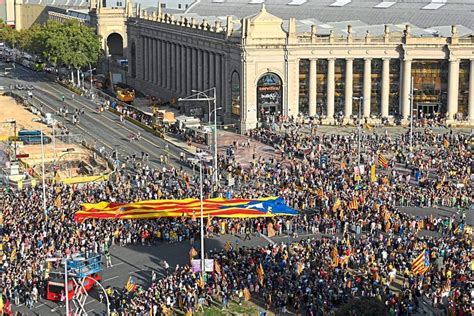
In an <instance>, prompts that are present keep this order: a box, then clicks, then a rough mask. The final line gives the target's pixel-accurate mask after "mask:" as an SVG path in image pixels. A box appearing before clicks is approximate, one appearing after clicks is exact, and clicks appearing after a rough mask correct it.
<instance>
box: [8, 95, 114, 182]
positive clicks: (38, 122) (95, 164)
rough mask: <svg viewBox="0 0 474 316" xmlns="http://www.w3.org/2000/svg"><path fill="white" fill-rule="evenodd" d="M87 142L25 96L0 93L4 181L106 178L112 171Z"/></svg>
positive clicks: (75, 180) (91, 179)
mask: <svg viewBox="0 0 474 316" xmlns="http://www.w3.org/2000/svg"><path fill="white" fill-rule="evenodd" d="M86 146H87V144H86V142H85V141H84V140H83V138H82V136H81V135H71V134H70V133H69V131H68V130H67V128H66V127H64V126H62V125H61V124H60V123H59V122H57V121H56V120H54V119H52V118H51V117H49V115H48V114H45V113H42V112H41V111H40V109H37V108H36V107H35V106H33V105H32V104H31V103H30V102H29V99H28V98H26V97H22V96H19V95H16V94H11V93H7V94H4V95H0V170H1V174H0V178H1V182H3V183H2V184H3V185H11V186H18V187H21V186H23V185H35V184H36V183H38V181H43V180H44V181H46V182H50V181H55V182H57V181H61V182H64V183H69V184H72V183H85V182H91V181H100V180H103V179H106V178H107V175H108V174H109V173H110V171H111V170H110V168H109V167H108V165H107V161H106V159H104V158H102V157H101V156H100V155H99V154H98V153H96V152H95V151H94V150H93V148H87V147H86ZM43 175H44V176H43Z"/></svg>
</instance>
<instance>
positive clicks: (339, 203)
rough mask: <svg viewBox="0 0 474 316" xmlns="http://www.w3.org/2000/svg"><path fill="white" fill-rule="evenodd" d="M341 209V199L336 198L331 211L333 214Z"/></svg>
mask: <svg viewBox="0 0 474 316" xmlns="http://www.w3.org/2000/svg"><path fill="white" fill-rule="evenodd" d="M340 207H341V199H340V198H337V200H336V202H334V205H333V206H332V211H333V212H335V211H337V210H338V209H339V208H340Z"/></svg>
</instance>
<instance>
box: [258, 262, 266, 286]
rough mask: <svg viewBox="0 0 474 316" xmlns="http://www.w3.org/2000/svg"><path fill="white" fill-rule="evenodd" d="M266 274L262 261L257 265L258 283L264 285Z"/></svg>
mask: <svg viewBox="0 0 474 316" xmlns="http://www.w3.org/2000/svg"><path fill="white" fill-rule="evenodd" d="M264 276H265V272H264V271H263V267H262V264H261V263H260V264H259V266H258V267H257V278H258V283H260V285H262V286H263V277H264Z"/></svg>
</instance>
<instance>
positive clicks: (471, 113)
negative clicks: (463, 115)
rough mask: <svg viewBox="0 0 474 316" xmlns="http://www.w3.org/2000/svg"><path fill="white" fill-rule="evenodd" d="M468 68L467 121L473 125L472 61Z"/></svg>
mask: <svg viewBox="0 0 474 316" xmlns="http://www.w3.org/2000/svg"><path fill="white" fill-rule="evenodd" d="M470 64H471V65H470V68H469V103H468V114H467V118H468V121H469V122H470V123H471V124H473V123H474V59H471V61H470Z"/></svg>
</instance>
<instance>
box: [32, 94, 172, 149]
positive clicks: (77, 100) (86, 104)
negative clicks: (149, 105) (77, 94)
mask: <svg viewBox="0 0 474 316" xmlns="http://www.w3.org/2000/svg"><path fill="white" fill-rule="evenodd" d="M49 88H51V89H54V90H56V91H57V92H59V93H62V91H60V90H58V89H56V88H55V87H53V86H49ZM64 89H66V88H64ZM40 90H43V91H44V90H46V88H44V87H43V89H40ZM45 92H47V91H45ZM50 92H51V91H50ZM72 101H73V102H74V101H75V102H77V103H79V104H80V105H83V106H85V107H87V108H88V109H89V110H91V111H93V112H96V110H95V109H94V108H92V107H91V106H90V105H89V104H88V103H86V102H84V101H82V100H80V99H76V98H74V99H73V100H72ZM90 117H91V118H92V119H93V120H94V121H96V122H98V121H99V120H97V119H95V118H94V117H92V116H90ZM102 117H103V118H105V119H107V120H109V121H110V122H112V123H114V124H115V125H119V126H121V127H122V128H123V129H125V130H127V131H128V132H130V133H135V131H134V130H132V129H129V128H127V127H126V126H125V125H123V124H117V121H116V120H113V119H111V118H109V117H107V116H105V115H104V116H102ZM137 128H138V129H142V128H141V127H138V126H137ZM109 129H110V128H109ZM110 130H112V131H114V130H113V129H110ZM142 139H144V140H145V141H146V142H147V143H149V144H150V145H152V146H154V147H156V148H158V149H160V148H159V147H158V146H156V144H154V143H153V142H152V141H150V140H148V139H147V138H145V137H143V138H142ZM163 141H164V142H166V143H170V144H171V145H173V146H175V147H177V148H178V149H181V148H180V147H178V146H176V145H174V144H173V143H171V142H168V141H166V140H165V139H163ZM136 144H137V146H138V147H140V148H142V149H145V150H146V147H144V146H141V145H140V144H138V142H137V143H136ZM169 155H170V156H173V157H175V158H180V157H178V156H177V155H175V154H173V153H171V152H169ZM156 157H158V156H156Z"/></svg>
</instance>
